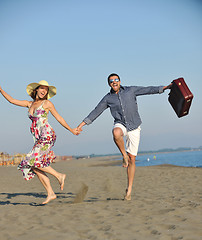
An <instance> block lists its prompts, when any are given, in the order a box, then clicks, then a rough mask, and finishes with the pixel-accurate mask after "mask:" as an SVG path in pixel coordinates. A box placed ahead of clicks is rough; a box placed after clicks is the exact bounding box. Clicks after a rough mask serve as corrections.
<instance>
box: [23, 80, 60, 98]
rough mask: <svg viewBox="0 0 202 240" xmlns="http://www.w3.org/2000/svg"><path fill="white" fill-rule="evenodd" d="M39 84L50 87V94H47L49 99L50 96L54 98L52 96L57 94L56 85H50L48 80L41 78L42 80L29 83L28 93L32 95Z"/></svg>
mask: <svg viewBox="0 0 202 240" xmlns="http://www.w3.org/2000/svg"><path fill="white" fill-rule="evenodd" d="M39 86H47V87H48V88H49V90H48V96H47V98H48V99H49V98H52V97H53V96H55V95H56V93H57V89H56V87H54V86H50V85H49V84H48V82H47V81H45V80H41V81H40V82H38V83H30V84H29V85H27V88H26V90H27V93H28V94H29V95H30V96H31V94H32V92H33V90H34V89H36V88H37V87H39Z"/></svg>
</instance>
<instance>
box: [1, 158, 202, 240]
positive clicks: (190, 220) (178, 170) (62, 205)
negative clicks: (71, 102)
mask: <svg viewBox="0 0 202 240" xmlns="http://www.w3.org/2000/svg"><path fill="white" fill-rule="evenodd" d="M114 163H116V164H117V163H120V162H119V161H112V160H111V157H108V158H107V157H106V158H103V157H102V158H94V159H81V160H72V161H67V162H58V163H55V164H52V167H54V168H55V169H56V170H58V171H61V172H64V173H66V174H67V179H66V182H65V186H64V191H63V192H62V191H60V186H59V184H58V182H57V181H56V179H54V178H53V177H50V179H51V183H52V186H53V189H54V191H55V193H56V194H57V199H55V200H53V201H51V202H50V203H49V204H47V205H41V202H43V201H44V199H45V198H46V193H45V191H44V189H43V187H42V185H41V184H40V182H39V180H38V179H37V177H35V178H34V179H32V180H31V181H25V180H24V179H23V178H22V176H21V172H20V171H17V169H16V167H12V166H10V167H0V180H1V184H0V196H1V197H0V239H1V240H9V239H12V240H18V239H19V240H25V239H26V240H27V239H29V240H33V239H38V240H46V239H47V240H55V239H64V240H66V239H67V240H79V239H94V240H110V239H112V240H147V239H148V240H153V239H154V240H155V239H163V240H177V239H183V240H185V239H186V240H199V239H200V240H201V237H202V204H201V201H202V187H201V182H202V168H185V167H175V166H171V165H164V166H152V167H137V168H136V175H135V186H134V189H133V193H132V200H131V201H123V197H124V193H125V188H126V184H127V181H126V170H125V169H124V168H122V167H120V166H114V165H115V164H114ZM120 164H121V163H120Z"/></svg>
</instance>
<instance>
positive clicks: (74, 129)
mask: <svg viewBox="0 0 202 240" xmlns="http://www.w3.org/2000/svg"><path fill="white" fill-rule="evenodd" d="M70 131H71V133H73V134H74V135H77V136H78V135H79V134H80V132H81V131H82V130H79V129H78V128H73V129H71V130H70Z"/></svg>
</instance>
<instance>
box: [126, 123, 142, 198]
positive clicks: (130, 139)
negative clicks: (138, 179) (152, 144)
mask: <svg viewBox="0 0 202 240" xmlns="http://www.w3.org/2000/svg"><path fill="white" fill-rule="evenodd" d="M140 131H141V128H140V127H138V128H137V129H135V130H133V131H130V132H128V133H127V135H126V151H127V152H128V156H129V162H128V168H127V177H128V187H127V190H126V196H125V200H131V192H132V187H133V181H134V176H135V158H136V156H137V152H138V147H139V142H140Z"/></svg>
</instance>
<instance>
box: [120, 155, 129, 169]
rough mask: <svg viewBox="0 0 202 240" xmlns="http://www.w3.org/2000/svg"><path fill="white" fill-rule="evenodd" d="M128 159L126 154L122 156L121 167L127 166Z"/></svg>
mask: <svg viewBox="0 0 202 240" xmlns="http://www.w3.org/2000/svg"><path fill="white" fill-rule="evenodd" d="M128 160H129V158H128V155H126V156H123V165H122V167H124V168H127V167H128Z"/></svg>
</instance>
